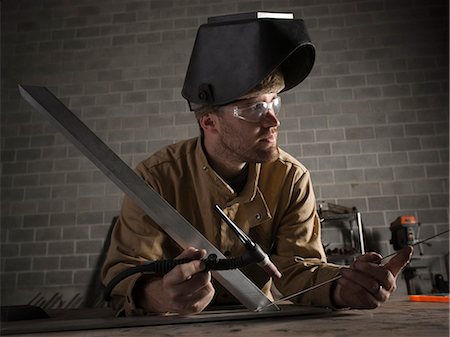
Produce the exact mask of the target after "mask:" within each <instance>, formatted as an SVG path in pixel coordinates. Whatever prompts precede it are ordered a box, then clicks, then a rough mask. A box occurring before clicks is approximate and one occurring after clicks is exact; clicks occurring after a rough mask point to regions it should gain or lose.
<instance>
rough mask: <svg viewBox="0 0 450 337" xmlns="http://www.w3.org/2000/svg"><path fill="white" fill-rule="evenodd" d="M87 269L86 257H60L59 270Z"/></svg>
mask: <svg viewBox="0 0 450 337" xmlns="http://www.w3.org/2000/svg"><path fill="white" fill-rule="evenodd" d="M86 267H87V257H86V256H61V269H72V270H73V269H83V268H86Z"/></svg>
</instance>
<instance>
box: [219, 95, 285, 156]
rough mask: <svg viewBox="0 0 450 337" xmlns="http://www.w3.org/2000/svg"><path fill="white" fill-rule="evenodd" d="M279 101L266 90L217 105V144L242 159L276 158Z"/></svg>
mask: <svg viewBox="0 0 450 337" xmlns="http://www.w3.org/2000/svg"><path fill="white" fill-rule="evenodd" d="M280 104H281V99H280V98H279V97H278V96H277V94H275V93H270V94H264V95H260V96H256V97H253V98H250V99H245V100H241V101H236V102H234V103H232V104H229V105H226V106H223V107H221V108H220V109H219V112H218V114H217V115H218V117H219V118H218V119H219V123H220V124H219V129H218V130H219V143H220V145H221V147H222V148H223V149H224V150H226V152H227V153H229V154H231V155H233V156H234V157H235V159H239V160H240V161H243V162H250V163H255V162H258V163H263V162H269V161H273V160H275V159H277V158H278V145H277V136H278V127H279V126H280V121H279V120H278V118H277V113H278V112H279V110H280Z"/></svg>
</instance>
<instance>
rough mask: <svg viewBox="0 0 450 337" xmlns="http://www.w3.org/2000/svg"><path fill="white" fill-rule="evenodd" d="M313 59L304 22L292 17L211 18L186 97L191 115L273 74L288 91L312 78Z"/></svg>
mask: <svg viewBox="0 0 450 337" xmlns="http://www.w3.org/2000/svg"><path fill="white" fill-rule="evenodd" d="M261 14H263V15H261ZM271 14H274V15H271ZM314 60H315V49H314V46H313V44H312V43H311V40H310V38H309V35H308V32H307V30H306V27H305V24H304V22H303V20H301V19H295V18H294V15H293V14H292V13H265V12H253V13H243V14H236V15H225V16H220V17H212V18H209V19H208V22H207V23H206V24H203V25H201V26H200V27H199V29H198V32H197V36H196V39H195V43H194V47H193V50H192V54H191V59H190V62H189V66H188V69H187V73H186V78H185V81H184V85H183V89H182V92H181V94H182V96H183V97H184V98H185V99H186V100H187V101H188V103H189V107H190V110H191V111H195V110H198V109H200V108H202V107H203V108H204V107H208V106H210V107H211V106H220V105H226V104H229V103H231V102H233V101H236V100H238V99H242V97H246V94H248V93H249V92H251V91H252V90H253V89H254V88H255V87H257V86H258V85H259V84H260V83H261V82H262V81H263V80H264V79H265V78H267V77H268V76H269V75H270V74H272V73H274V72H280V73H281V74H282V77H283V81H284V84H283V88H282V89H281V91H287V90H289V89H291V88H293V87H295V86H296V85H298V84H299V83H300V82H302V81H303V80H304V79H305V78H306V77H307V76H308V74H309V73H310V71H311V69H312V67H313V64H314Z"/></svg>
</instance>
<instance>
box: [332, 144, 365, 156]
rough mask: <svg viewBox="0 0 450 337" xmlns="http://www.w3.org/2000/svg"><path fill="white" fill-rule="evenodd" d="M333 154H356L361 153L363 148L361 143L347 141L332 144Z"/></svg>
mask: <svg viewBox="0 0 450 337" xmlns="http://www.w3.org/2000/svg"><path fill="white" fill-rule="evenodd" d="M331 153H332V154H334V155H339V154H355V153H361V146H360V142H359V141H346V142H337V143H333V144H331Z"/></svg>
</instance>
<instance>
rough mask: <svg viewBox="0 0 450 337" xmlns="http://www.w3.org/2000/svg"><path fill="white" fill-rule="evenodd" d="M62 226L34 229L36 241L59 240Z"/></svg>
mask: <svg viewBox="0 0 450 337" xmlns="http://www.w3.org/2000/svg"><path fill="white" fill-rule="evenodd" d="M61 233H62V228H61V227H59V228H58V227H56V228H55V227H53V228H38V229H36V241H52V240H61V238H62V235H61Z"/></svg>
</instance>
